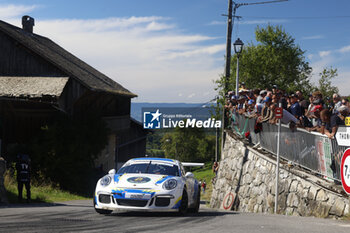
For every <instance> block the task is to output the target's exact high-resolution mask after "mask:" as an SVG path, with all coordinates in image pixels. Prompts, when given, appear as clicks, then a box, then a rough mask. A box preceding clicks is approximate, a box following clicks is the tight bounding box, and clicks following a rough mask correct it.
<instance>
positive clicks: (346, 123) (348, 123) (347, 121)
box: [345, 117, 350, 126]
mask: <svg viewBox="0 0 350 233" xmlns="http://www.w3.org/2000/svg"><path fill="white" fill-rule="evenodd" d="M345 125H346V126H350V117H345Z"/></svg>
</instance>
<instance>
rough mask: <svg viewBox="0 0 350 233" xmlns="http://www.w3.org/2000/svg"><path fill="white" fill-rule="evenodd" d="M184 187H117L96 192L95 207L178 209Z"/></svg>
mask: <svg viewBox="0 0 350 233" xmlns="http://www.w3.org/2000/svg"><path fill="white" fill-rule="evenodd" d="M182 192H183V190H182V189H174V190H169V191H167V190H149V189H145V190H140V189H115V190H112V191H105V190H101V191H96V192H95V197H94V198H95V201H94V203H95V208H96V209H107V210H139V211H149V210H156V211H162V210H163V211H177V210H178V209H179V207H180V205H181V199H182Z"/></svg>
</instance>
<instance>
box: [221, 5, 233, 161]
mask: <svg viewBox="0 0 350 233" xmlns="http://www.w3.org/2000/svg"><path fill="white" fill-rule="evenodd" d="M231 37H232V0H228V14H227V35H226V68H225V83H224V103H223V104H222V121H221V122H222V130H221V159H223V158H224V144H225V128H226V125H227V118H226V109H225V95H226V94H227V91H228V81H229V79H230V69H231V67H230V65H231Z"/></svg>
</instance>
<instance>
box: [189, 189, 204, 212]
mask: <svg viewBox="0 0 350 233" xmlns="http://www.w3.org/2000/svg"><path fill="white" fill-rule="evenodd" d="M200 204H201V191H200V189H198V194H197V198H196V205H195V206H194V208H190V209H188V212H189V213H195V214H197V213H198V212H199V206H200Z"/></svg>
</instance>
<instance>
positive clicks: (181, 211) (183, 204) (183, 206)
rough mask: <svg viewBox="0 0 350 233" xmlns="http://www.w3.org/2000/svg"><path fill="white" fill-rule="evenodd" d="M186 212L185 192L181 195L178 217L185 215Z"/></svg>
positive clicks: (186, 199)
mask: <svg viewBox="0 0 350 233" xmlns="http://www.w3.org/2000/svg"><path fill="white" fill-rule="evenodd" d="M187 211H188V196H187V192H186V190H184V191H183V193H182V199H181V205H180V208H179V212H178V213H179V215H185V214H187Z"/></svg>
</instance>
